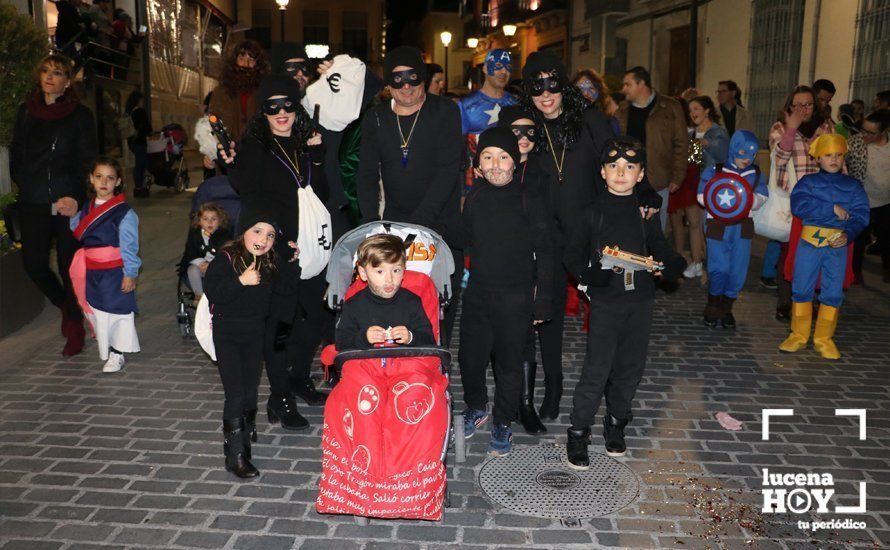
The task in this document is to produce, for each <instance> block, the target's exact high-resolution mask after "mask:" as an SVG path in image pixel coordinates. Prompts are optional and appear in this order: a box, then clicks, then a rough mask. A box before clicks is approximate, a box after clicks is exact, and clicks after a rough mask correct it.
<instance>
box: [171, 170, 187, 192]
mask: <svg viewBox="0 0 890 550" xmlns="http://www.w3.org/2000/svg"><path fill="white" fill-rule="evenodd" d="M188 186H189V174H188V172H186V171H185V170H183V171H182V172H180V173H178V174H176V182H175V183H174V184H173V190H174V191H176V192H177V193H182V192H183V191H185V190H186V189H187V188H188Z"/></svg>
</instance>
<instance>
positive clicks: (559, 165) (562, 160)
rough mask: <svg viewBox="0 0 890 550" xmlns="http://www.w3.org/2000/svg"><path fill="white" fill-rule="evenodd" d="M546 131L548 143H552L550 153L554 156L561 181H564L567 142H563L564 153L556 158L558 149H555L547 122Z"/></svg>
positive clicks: (554, 162) (545, 124)
mask: <svg viewBox="0 0 890 550" xmlns="http://www.w3.org/2000/svg"><path fill="white" fill-rule="evenodd" d="M543 125H544V133H545V134H547V144H548V145H550V155H551V156H552V157H553V164H555V165H556V172H557V175H558V176H559V183H562V167H563V166H565V163H566V144H565V143H563V144H562V155H561V156H560V158H559V160H556V151H555V150H554V149H553V141H552V140H551V139H550V130H548V129H547V123H546V122H545V123H544V124H543Z"/></svg>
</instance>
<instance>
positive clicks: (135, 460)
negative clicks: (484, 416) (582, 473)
mask: <svg viewBox="0 0 890 550" xmlns="http://www.w3.org/2000/svg"><path fill="white" fill-rule="evenodd" d="M196 181H197V180H196ZM157 189H158V188H155V190H154V194H153V196H152V198H151V199H148V200H145V201H142V202H131V204H134V206H135V207H136V209H137V212H138V214H139V216H140V221H141V232H142V235H141V242H142V252H141V256H142V258H143V260H144V264H145V265H144V273H143V275H142V276H141V277H140V280H139V288H138V293H139V294H138V296H139V306H140V310H141V313H140V316H139V317H138V319H137V327H138V330H139V336H140V341H141V343H142V348H143V351H142V352H141V353H140V354H138V355H133V356H129V357H127V365H126V369H125V371H124V372H121V373H119V374H112V375H103V374H102V373H101V372H100V371H101V366H102V364H101V362H100V360H99V358H98V353H97V351H96V347H95V344H94V343H92V342H91V343H89V344H88V345H87V347H86V348H85V350H84V352H83V353H82V354H80V355H78V356H76V357H74V358H71V359H67V360H66V359H63V358H62V356H61V353H60V352H61V349H62V346H63V344H64V340H63V338H62V337H61V336H60V334H59V325H58V319H57V317H56V315H57V312H56V311H55V310H53V311H45V312H44V313H43V314H42V315H41V316H40V317H39V318H38V320H37V321H35V322H34V323H32V325H31V326H29V327H27V328H26V329H24V330H23V331H20V333H18V334H16V335H13V336H11V337H9V338H6V339H5V340H3V341H2V342H0V357H2V359H0V548H3V549H13V548H16V549H17V548H21V549H25V548H27V549H29V550H37V549H65V550H69V549H70V550H74V549H85V548H100V547H101V548H122V547H133V548H136V547H138V548H148V547H153V548H234V549H249V548H256V549H276V548H305V549H311V548H318V549H324V550H336V549H360V548H364V549H372V548H385V549H406V550H407V549H420V548H429V549H433V548H507V547H513V548H518V547H522V548H531V547H535V548H585V549H586V548H591V547H600V546H603V547H622V548H626V547H629V548H642V547H666V548H705V547H712V548H792V547H804V546H805V547H813V548H815V547H848V546H859V547H866V548H871V547H882V546H883V545H884V544H887V545H888V546H890V461H888V456H890V415H888V411H890V398H888V386H890V300H888V293H890V290H888V289H890V286H888V285H884V284H881V283H879V282H877V281H879V280H880V275H879V268H878V265H877V261H876V260H877V258H875V257H868V259H867V267H866V282H867V283H870V285H869V286H867V287H865V288H863V287H857V288H854V289H853V290H851V291H850V292H849V293H848V295H847V301H846V303H845V305H844V306H843V307H842V308H841V319H840V325H839V329H838V336H837V339H836V341H837V344H838V347H839V349H840V350H841V353H842V354H843V357H842V359H840V360H839V361H834V362H831V361H826V360H823V359H821V357H819V355H818V354H817V353H816V352H814V351H813V350H812V347H810V348H809V349H807V350H806V351H803V352H801V353H798V354H795V355H783V354H781V353H780V352H779V351H778V350H777V346H778V344H779V342H780V341H781V340H782V339H783V338H784V337H785V335H786V330H787V327H786V326H785V325H783V324H781V323H780V322H778V321H776V320H774V319H773V315H772V314H773V311H774V302H775V300H774V291H769V290H765V289H763V288H760V287H759V286H758V285H757V284H756V281H757V280H758V276H757V275H755V274H753V273H752V274H751V275H750V276H749V278H748V285H747V287H746V290H745V292H744V294H743V296H742V297H740V299H739V300H738V303H737V313H736V316H737V319H738V328H737V329H736V330H735V331H724V330H721V329H708V328H706V327H704V326H702V325H701V324H700V322H699V318H700V313H701V310H702V307H703V305H704V301H705V296H706V292H705V290H704V289H703V288H701V287H699V286H698V285H697V284H696V283H695V282H690V281H685V284H684V285H683V287H682V288H681V289H680V290H679V291H678V292H677V293H675V294H673V295H669V296H668V295H664V294H663V293H659V295H658V301H657V304H656V311H655V319H654V326H653V339H652V342H651V345H650V354H649V363H648V366H647V371H646V375H645V377H644V379H643V383H642V385H641V387H640V390H639V392H638V393H637V400H636V411H635V419H634V421H633V422H632V423H631V424H630V426H629V427H628V430H627V433H628V436H629V437H628V447H629V451H628V453H627V456H625V457H624V458H622V459H619V460H620V461H621V462H623V463H624V464H625V465H627V466H628V467H629V468H631V469H632V470H633V471H634V472H635V474H636V476H637V477H638V479H639V483H640V491H639V495H638V497H637V498H636V500H634V501H633V502H632V503H631V504H630V505H628V506H627V507H625V508H623V509H621V510H620V511H618V512H617V513H614V514H611V515H608V516H604V517H598V518H594V519H582V520H581V521H580V523H579V524H578V525H573V524H571V522H567V523H563V522H561V521H559V520H555V519H543V518H536V517H530V516H524V515H518V514H516V513H513V512H511V511H509V510H507V509H505V508H502V507H501V506H499V505H498V504H497V503H495V502H493V501H491V500H490V499H489V498H487V496H486V494H485V493H484V492H483V491H482V489H481V488H480V486H479V484H478V483H477V481H476V479H477V476H478V474H479V471H480V469H481V468H482V466H483V464H484V463H485V462H486V460H488V458H487V456H486V455H485V450H486V445H487V439H488V436H487V430H486V433H484V434H482V435H477V436H476V437H474V438H473V439H471V440H470V441H469V442H468V457H467V461H466V462H464V463H462V464H457V463H455V461H454V459H453V456H451V457H450V458H449V469H448V479H449V484H448V485H449V489H450V492H451V505H452V508H450V509H446V511H445V515H444V519H443V520H442V521H441V522H440V523H429V522H409V521H383V520H371V521H370V523H369V524H368V525H365V526H363V525H357V524H356V523H355V522H354V521H353V518H352V517H332V516H321V515H319V514H317V513H316V512H315V508H314V500H315V496H316V487H317V483H318V478H319V475H320V470H321V466H320V460H321V450H320V445H321V437H320V435H321V420H322V409H321V408H320V407H314V408H312V407H307V406H305V405H302V401H300V403H301V405H300V410H301V412H302V413H303V414H304V415H306V416H307V418H308V419H309V420H310V422H311V423H312V430H311V431H310V432H307V433H305V434H293V433H291V434H288V433H285V432H284V431H283V430H282V429H281V428H280V427H278V426H271V425H269V424H268V423H267V422H266V419H265V415H264V414H262V413H263V411H262V408H261V415H262V418H261V420H262V421H261V422H260V423H259V429H260V434H259V443H258V444H255V445H254V447H253V454H254V464H255V465H256V466H257V467H258V468H259V470H260V471H261V472H262V475H261V477H259V478H258V479H256V480H255V481H251V482H239V481H235V478H234V477H233V476H232V475H231V474H229V473H228V472H226V471H225V470H224V468H223V455H222V438H221V434H220V415H221V404H222V388H221V384H220V381H219V376H218V374H217V371H216V368H215V367H214V365H213V364H212V363H211V362H210V361H209V360H208V359H206V357H205V355H204V354H203V353H202V352H201V350H200V348H199V347H198V345H197V343H196V342H195V341H194V340H183V339H182V338H181V337H180V335H179V330H178V327H177V324H176V320H175V313H176V293H175V288H176V281H175V274H174V265H175V263H176V262H177V261H178V259H179V257H180V255H181V253H182V246H183V241H184V236H185V231H186V225H187V211H188V206H189V201H190V200H191V194H190V193H185V194H182V195H174V194H173V193H172V192H170V191H169V190H166V189H164V190H160V191H158V190H157ZM760 249H762V246H760V247H757V250H760ZM759 269H760V258H759V257H758V258H755V259H754V260H753V261H752V270H757V271H759ZM49 309H51V308H48V310H49ZM585 338H586V336H585V335H584V334H582V332H581V318H580V317H573V318H571V319H570V320H568V322H567V330H566V345H565V348H564V359H565V368H566V389H567V395H565V396H564V397H563V400H562V415H561V416H560V418H559V421H558V422H554V423H550V424H548V430H549V432H548V433H547V434H546V435H545V436H544V437H536V436H529V435H526V434H525V433H524V432H522V428H521V427H520V426H518V425H517V424H514V430H515V431H516V434H515V438H514V445H515V446H516V447H517V448H521V447H523V446H530V445H538V444H539V443H541V442H545V443H553V442H557V443H564V441H565V429H566V427H567V425H566V423H567V421H568V412H569V409H570V406H571V389H572V387H573V385H574V383H575V382H576V381H577V379H578V375H579V372H580V366H581V362H582V361H583V358H584V346H585ZM453 351H455V357H456V346H455V349H454V350H453ZM539 377H540V378H539V381H538V388H537V392H538V393H537V401H538V402H540V399H541V396H542V394H543V381H542V380H543V373H540V372H539ZM452 389H453V390H454V393H455V397H456V402H457V407H458V408H459V409H462V408H463V402H462V399H461V391H460V378H459V375H458V373H457V365H456V360H455V362H454V368H453V378H452ZM267 396H268V384H267V383H266V382H265V379H264V380H263V381H262V382H261V385H260V403H261V404H263V403H265V399H266V397H267ZM765 408H781V409H794V416H792V417H774V418H773V419H772V421H771V423H770V439H769V441H763V440H762V439H761V416H762V415H761V410H762V409H765ZM837 408H864V409H866V410H867V438H866V440H864V441H861V440H859V437H858V436H859V422H858V419H857V418H856V417H855V416H835V409H837ZM719 412H726V413H729V414H730V415H732V416H733V417H735V418H736V419H738V420H740V421H742V422H743V424H744V425H743V427H742V429H741V430H739V431H728V430H726V429H724V428H723V427H721V425H720V424H719V423H718V421H717V420H716V419H715V414H716V413H719ZM598 419H599V417H598ZM486 427H487V426H486ZM600 434H601V428H600V429H599V430H597V429H596V427H594V439H593V446H592V447H591V451H592V452H595V453H602V454H605V450H604V448H603V441H602V437H601V436H600ZM764 468H767V469H769V471H770V472H774V473H820V474H821V473H829V474H831V475H832V476H833V481H834V486H833V487H830V488H833V489H834V490H835V491H836V495H835V497H834V498H833V499H832V500H831V501H830V502H829V504H828V506H829V509H830V510H834V507H835V506H837V505H841V506H855V505H856V504H857V503H858V502H859V500H858V498H857V495H858V491H859V483H858V482H860V481H864V482H866V483H867V485H866V487H867V495H868V498H867V504H866V508H867V512H866V513H864V514H850V513H842V514H831V513H829V514H822V515H821V516H819V517H818V519H820V520H829V519H839V520H844V519H847V518H850V519H852V520H854V521H862V522H864V523H865V529H837V528H832V529H820V530H817V531H815V532H813V531H812V530H810V531H806V530H801V529H799V528H798V520H805V521H813V520H814V519H815V518H816V516H815V515H811V514H809V513H805V514H803V515H786V514H776V515H770V514H763V513H761V512H760V509H761V505H762V494H761V488H762V481H763V473H762V469H764ZM814 508H815V501H814Z"/></svg>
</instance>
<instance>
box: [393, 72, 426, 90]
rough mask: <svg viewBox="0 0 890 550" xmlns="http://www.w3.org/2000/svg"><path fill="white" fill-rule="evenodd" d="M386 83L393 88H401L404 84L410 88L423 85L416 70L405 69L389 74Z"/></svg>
mask: <svg viewBox="0 0 890 550" xmlns="http://www.w3.org/2000/svg"><path fill="white" fill-rule="evenodd" d="M386 83H387V84H389V85H390V86H392V87H393V88H401V87H402V86H404V85H405V84H408V85H410V86H420V85H421V84H423V79H422V78H420V71H418V70H417V69H407V70H404V71H393V72H391V73H389V80H387V81H386Z"/></svg>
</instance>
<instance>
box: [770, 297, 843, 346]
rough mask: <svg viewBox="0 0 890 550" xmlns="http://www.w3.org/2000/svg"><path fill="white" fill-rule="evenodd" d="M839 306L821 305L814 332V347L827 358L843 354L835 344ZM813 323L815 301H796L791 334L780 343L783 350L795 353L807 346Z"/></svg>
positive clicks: (792, 312)
mask: <svg viewBox="0 0 890 550" xmlns="http://www.w3.org/2000/svg"><path fill="white" fill-rule="evenodd" d="M837 315H838V308H836V307H831V306H826V305H825V304H822V305H820V306H819V317H818V318H817V319H816V331H815V333H814V334H813V347H814V348H815V349H816V351H818V352H819V353H820V354H822V357H824V358H825V359H839V358H840V356H841V354H840V352H839V351H838V350H837V346H835V345H834V340H832V337H833V336H834V331H835V329H836V328H837ZM812 325H813V303H812V302H795V303H794V305H793V307H792V309H791V334H790V335H789V336H788V338H786V339H785V341H784V342H782V343H781V344H780V345H779V349H780V350H781V351H785V352H788V353H794V352H796V351H800V350H801V349H803V348H804V347H806V345H807V342H808V341H809V339H810V327H811V326H812Z"/></svg>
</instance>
